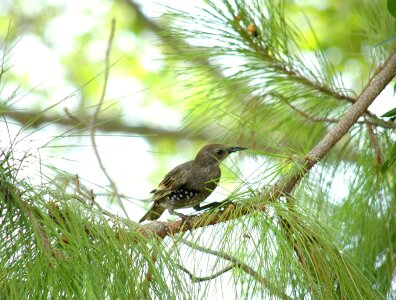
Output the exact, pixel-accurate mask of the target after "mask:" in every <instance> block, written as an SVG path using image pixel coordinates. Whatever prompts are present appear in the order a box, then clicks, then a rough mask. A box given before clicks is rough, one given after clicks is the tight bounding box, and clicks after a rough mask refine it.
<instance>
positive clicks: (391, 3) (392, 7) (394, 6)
mask: <svg viewBox="0 0 396 300" xmlns="http://www.w3.org/2000/svg"><path fill="white" fill-rule="evenodd" d="M387 7H388V11H389V13H390V14H391V15H392V16H394V17H395V18H396V1H395V0H388V1H387Z"/></svg>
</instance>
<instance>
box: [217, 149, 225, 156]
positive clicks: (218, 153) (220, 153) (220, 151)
mask: <svg viewBox="0 0 396 300" xmlns="http://www.w3.org/2000/svg"><path fill="white" fill-rule="evenodd" d="M223 153H224V150H223V149H219V150H217V151H216V154H217V155H222V154H223Z"/></svg>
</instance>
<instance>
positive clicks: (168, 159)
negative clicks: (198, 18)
mask: <svg viewBox="0 0 396 300" xmlns="http://www.w3.org/2000/svg"><path fill="white" fill-rule="evenodd" d="M359 3H360V0H351V1H342V0H320V1H319V0H295V1H286V2H285V10H286V15H287V17H288V18H289V19H290V20H292V22H294V24H296V25H297V27H298V28H299V29H300V30H301V32H302V34H303V35H304V36H305V37H306V39H307V42H309V45H310V47H309V48H306V53H305V55H306V57H307V58H310V55H311V53H312V52H313V51H315V50H317V49H318V48H319V47H320V48H321V49H322V50H323V51H324V53H325V54H327V55H328V57H329V60H330V61H331V63H332V64H333V66H334V67H335V71H336V72H337V73H342V75H340V76H342V80H343V83H344V85H345V87H346V88H348V89H351V90H356V91H359V90H360V89H361V87H362V85H363V84H364V83H365V82H366V80H367V78H368V73H369V70H370V68H371V64H372V62H371V61H370V59H366V58H365V57H364V56H362V55H360V54H361V53H362V52H363V53H367V54H369V53H370V51H371V47H372V45H368V44H367V41H366V40H365V39H363V38H362V36H363V34H362V27H364V26H365V24H364V20H362V19H361V18H360V17H359V14H358V11H357V10H358V9H359ZM204 5H205V1H175V0H172V1H165V0H163V1H159V0H158V1H148V0H146V1H132V0H118V1H108V0H86V1H70V0H56V1H54V0H32V1H23V0H2V1H1V3H0V39H1V40H2V43H1V44H2V53H3V54H4V55H3V68H6V69H7V72H6V73H5V74H4V75H3V78H2V91H1V95H2V99H1V102H2V106H3V107H2V110H3V112H4V117H5V118H4V119H3V120H2V122H1V124H0V126H1V128H0V139H1V145H2V147H3V148H4V147H10V145H12V147H14V149H15V150H16V151H15V153H16V155H17V154H18V153H19V154H20V155H21V156H25V155H28V159H26V160H25V163H24V164H23V166H21V171H20V175H21V176H26V177H28V178H29V180H31V181H33V182H36V183H37V184H42V183H45V182H46V181H47V180H59V181H67V180H71V181H72V180H73V177H71V176H69V175H67V174H72V175H74V174H78V176H79V180H80V181H81V183H82V184H83V185H85V186H87V187H88V188H90V189H93V191H94V193H95V194H96V195H97V199H99V201H100V198H101V195H104V194H108V193H111V192H112V191H111V190H112V189H111V187H110V183H109V180H108V178H106V176H105V174H104V173H103V171H102V170H101V168H100V167H99V164H98V160H97V157H96V156H95V155H94V151H93V148H92V145H91V141H90V133H89V130H88V128H89V124H90V120H91V118H92V116H93V114H94V113H95V110H96V108H97V105H98V102H99V100H100V97H101V93H102V89H103V84H104V73H105V69H106V64H105V59H106V48H107V45H108V40H109V35H110V31H111V20H112V19H113V18H114V19H115V20H116V28H115V32H114V39H113V43H112V47H111V54H110V68H109V79H108V83H107V88H106V94H105V98H104V103H103V105H102V106H101V108H100V112H99V114H98V119H97V122H96V143H97V149H98V152H99V154H100V157H101V160H102V163H103V165H104V166H105V168H106V170H107V172H108V174H109V175H110V177H111V178H112V180H113V181H114V182H115V183H116V185H117V190H118V193H119V194H120V195H121V198H122V199H123V203H124V206H125V208H126V210H127V211H128V215H129V217H130V218H131V219H133V220H135V221H136V220H138V219H139V218H140V217H141V216H142V215H143V214H144V212H145V210H146V209H147V208H148V206H149V204H148V203H147V202H146V200H147V199H149V197H150V196H149V191H150V190H152V189H153V188H155V186H156V185H157V184H158V183H159V182H160V181H161V180H162V178H163V176H164V175H165V174H166V173H167V172H168V171H169V170H170V169H171V168H173V167H175V166H176V165H178V164H180V163H182V162H185V161H187V160H190V159H193V157H194V156H195V154H196V152H197V151H198V150H199V148H200V147H201V146H203V145H205V144H208V143H213V142H214V143H217V142H220V143H228V144H232V145H238V146H248V147H249V148H250V152H248V154H244V155H243V156H241V157H238V156H233V157H231V158H230V159H229V160H228V161H226V162H225V165H224V166H223V174H224V175H223V180H222V183H221V187H219V188H218V189H217V190H216V192H215V193H214V194H213V195H212V196H211V197H210V200H221V199H224V198H225V196H226V195H227V194H228V193H230V192H231V191H233V190H234V188H235V187H236V186H238V181H244V182H245V183H246V182H249V183H250V184H251V186H254V184H255V183H256V182H258V181H259V180H260V176H261V175H262V174H261V173H260V172H257V170H260V169H262V168H263V166H265V165H266V164H269V162H268V161H266V160H265V159H264V158H262V157H261V158H257V157H255V156H254V153H255V151H269V152H273V149H271V146H272V145H271V144H272V142H273V140H271V138H270V137H268V139H267V140H266V139H265V138H264V139H261V140H260V141H261V142H260V143H253V142H247V138H246V133H243V134H242V133H241V132H237V133H235V132H234V131H232V130H230V128H229V127H228V123H227V120H222V119H218V121H216V122H211V123H210V124H207V123H201V122H197V120H196V119H194V118H191V112H192V111H194V109H196V107H195V106H196V105H197V102H196V101H193V100H194V97H195V96H196V93H197V87H196V86H194V87H192V86H191V85H189V84H188V83H189V82H198V81H199V80H201V81H203V79H202V78H201V77H199V76H197V77H196V78H192V77H191V76H192V75H191V74H188V75H186V74H184V73H183V70H185V69H186V68H189V67H190V66H194V65H196V64H202V63H203V62H202V61H200V60H196V59H191V60H189V59H188V56H185V55H184V56H178V45H180V41H177V38H178V37H177V36H176V37H170V36H169V35H163V34H161V32H162V29H163V28H166V27H170V26H172V25H175V24H172V23H171V22H177V21H176V20H174V19H173V20H172V19H168V18H166V11H167V10H168V9H169V7H170V8H171V9H176V10H179V9H180V10H183V11H187V12H188V11H194V10H195V8H196V7H203V6H204ZM307 18H308V19H309V22H307ZM338 20H343V22H339V21H338ZM329 24H331V28H329ZM191 26H194V25H191ZM312 29H314V30H315V32H316V33H317V36H314V35H313V33H312ZM185 30H186V31H189V30H190V28H188V27H186V28H185ZM358 54H359V55H358ZM308 62H309V60H307V63H308ZM225 63H226V64H229V65H232V64H233V61H232V58H230V60H229V61H227V62H225ZM224 74H225V73H224V72H223V73H222V72H220V74H217V76H219V75H220V76H221V75H224ZM391 96H392V91H391V89H390V88H388V89H387V90H386V91H385V92H384V93H383V95H382V96H381V99H378V100H377V101H376V102H375V104H374V105H373V106H372V107H371V110H372V111H374V112H375V113H377V114H381V113H383V112H386V111H387V110H389V109H390V108H392V107H391V106H390V102H391V101H389V98H390V97H391ZM203 124H204V126H203ZM301 142H302V143H303V141H301ZM306 147H308V146H306ZM62 174H63V175H64V176H63V175H62ZM53 176H56V177H55V179H53ZM345 176H347V175H345V174H343V175H342V176H339V177H337V176H336V177H335V179H334V181H333V184H334V185H335V186H338V188H337V190H336V191H335V193H337V195H334V197H335V198H337V197H338V196H340V195H341V196H342V194H343V193H345V191H343V188H342V184H341V188H340V183H341V182H343V180H344V178H345ZM106 199H107V198H106ZM104 205H106V206H107V207H108V208H110V209H112V210H113V211H116V212H118V213H120V214H122V212H121V209H120V208H119V206H118V204H117V202H116V201H114V202H112V203H109V202H107V201H106V203H104ZM168 217H169V216H168V215H164V217H163V219H166V218H168Z"/></svg>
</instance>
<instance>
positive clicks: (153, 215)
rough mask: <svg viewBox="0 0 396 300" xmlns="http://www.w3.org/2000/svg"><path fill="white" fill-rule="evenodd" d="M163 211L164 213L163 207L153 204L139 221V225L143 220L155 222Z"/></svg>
mask: <svg viewBox="0 0 396 300" xmlns="http://www.w3.org/2000/svg"><path fill="white" fill-rule="evenodd" d="M164 211H165V207H163V206H161V205H159V204H158V203H157V202H154V205H153V206H152V207H151V208H150V209H149V211H148V212H147V213H146V214H145V215H144V216H143V217H142V218H141V219H140V221H139V223H142V222H143V221H144V220H148V221H153V220H157V219H158V218H159V217H160V216H161V215H162V213H163V212H164Z"/></svg>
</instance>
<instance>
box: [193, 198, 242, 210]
mask: <svg viewBox="0 0 396 300" xmlns="http://www.w3.org/2000/svg"><path fill="white" fill-rule="evenodd" d="M228 205H234V206H235V203H233V202H231V201H229V200H224V201H222V202H212V203H209V204H206V205H204V206H199V205H197V206H194V207H193V208H194V209H195V210H196V211H201V210H204V209H209V208H216V207H221V206H223V207H225V206H228Z"/></svg>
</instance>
